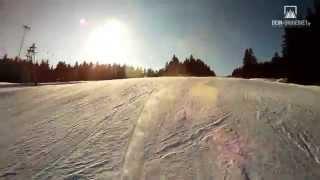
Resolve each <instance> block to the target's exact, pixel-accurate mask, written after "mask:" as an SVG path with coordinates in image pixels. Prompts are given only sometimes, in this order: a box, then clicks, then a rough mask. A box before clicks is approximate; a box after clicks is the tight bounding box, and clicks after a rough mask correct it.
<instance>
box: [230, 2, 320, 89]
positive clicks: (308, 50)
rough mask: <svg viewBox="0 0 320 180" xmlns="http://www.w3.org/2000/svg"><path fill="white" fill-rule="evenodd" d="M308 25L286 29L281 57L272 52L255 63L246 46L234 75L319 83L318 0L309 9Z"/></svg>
mask: <svg viewBox="0 0 320 180" xmlns="http://www.w3.org/2000/svg"><path fill="white" fill-rule="evenodd" d="M306 19H307V20H308V21H309V22H310V23H311V25H310V27H308V28H293V27H290V28H286V29H285V31H284V35H283V43H282V56H280V55H279V54H278V53H275V55H274V56H273V58H272V59H271V60H270V61H267V62H258V61H257V58H256V56H255V55H254V52H253V50H252V49H251V48H249V49H246V50H245V53H244V57H243V65H242V66H241V67H239V68H236V69H235V70H234V71H233V72H232V75H231V76H233V77H241V78H287V79H288V82H292V83H298V84H320V67H319V65H320V63H319V61H320V53H319V45H318V44H319V42H320V1H319V0H315V1H314V8H313V9H311V8H310V9H308V14H307V16H306Z"/></svg>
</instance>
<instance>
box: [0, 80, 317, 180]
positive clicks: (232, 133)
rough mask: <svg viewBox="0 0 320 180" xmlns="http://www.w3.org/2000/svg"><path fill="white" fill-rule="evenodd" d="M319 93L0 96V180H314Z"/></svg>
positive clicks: (128, 83) (178, 90)
mask: <svg viewBox="0 0 320 180" xmlns="http://www.w3.org/2000/svg"><path fill="white" fill-rule="evenodd" d="M319 129H320V88H319V87H312V86H310V87H304V86H298V85H292V84H281V83H277V82H268V81H263V80H240V79H226V78H183V77H181V78H169V77H167V78H150V79H148V78H144V79H129V80H112V81H99V82H82V83H73V84H61V85H49V84H48V85H43V86H38V87H23V86H18V87H10V86H6V87H2V88H0V179H1V180H2V179H10V180H11V179H13V180H14V179H21V180H27V179H35V180H38V179H43V180H47V179H65V180H78V179H79V180H80V179H81V180H86V179H97V180H98V179H101V180H102V179H106V180H262V179H265V180H269V179H270V180H271V179H272V180H296V179H297V180H302V179H307V180H319V179H320V130H319Z"/></svg>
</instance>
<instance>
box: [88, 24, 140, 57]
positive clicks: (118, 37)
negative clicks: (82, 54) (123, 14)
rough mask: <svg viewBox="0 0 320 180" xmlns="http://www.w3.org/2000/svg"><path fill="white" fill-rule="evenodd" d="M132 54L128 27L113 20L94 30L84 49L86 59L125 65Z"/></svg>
mask: <svg viewBox="0 0 320 180" xmlns="http://www.w3.org/2000/svg"><path fill="white" fill-rule="evenodd" d="M133 52H134V51H133V46H132V35H131V34H130V32H129V29H128V27H127V26H126V24H124V23H123V22H121V21H119V20H115V19H113V20H108V21H106V22H105V24H103V25H102V26H99V27H97V28H95V29H94V30H93V31H92V32H91V33H90V35H89V39H88V42H87V47H86V55H87V57H90V58H94V59H99V60H106V61H109V62H111V61H112V62H117V63H126V62H125V61H126V60H128V58H129V57H130V56H132V55H133Z"/></svg>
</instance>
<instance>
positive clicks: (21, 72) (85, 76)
mask: <svg viewBox="0 0 320 180" xmlns="http://www.w3.org/2000/svg"><path fill="white" fill-rule="evenodd" d="M159 76H215V73H214V71H212V70H211V69H210V67H209V66H208V65H206V64H205V63H204V62H203V61H202V60H200V59H197V60H196V59H194V58H193V56H191V57H190V59H187V60H186V61H184V62H183V63H180V62H179V60H178V58H177V57H176V56H174V57H173V58H172V60H171V61H170V62H169V63H166V66H165V67H164V68H162V69H160V70H158V71H157V70H153V69H143V68H139V67H138V68H136V67H133V66H127V65H120V64H98V63H96V64H93V63H87V62H85V61H84V62H82V63H81V64H79V63H78V62H76V63H75V64H74V65H70V64H67V63H66V62H64V61H60V62H58V64H57V65H56V66H55V67H53V66H50V64H49V62H48V61H47V60H46V61H45V60H42V61H41V62H39V63H35V62H32V61H31V60H25V59H20V58H14V59H12V58H8V57H7V56H4V57H3V58H2V59H0V82H14V83H29V82H37V83H38V82H39V83H42V82H66V81H90V80H111V79H124V78H142V77H159Z"/></svg>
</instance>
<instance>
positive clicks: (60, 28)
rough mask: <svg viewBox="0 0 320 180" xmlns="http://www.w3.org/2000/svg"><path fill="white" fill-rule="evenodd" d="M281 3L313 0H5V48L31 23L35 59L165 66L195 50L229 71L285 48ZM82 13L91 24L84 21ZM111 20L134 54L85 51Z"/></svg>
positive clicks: (0, 3)
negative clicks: (248, 57) (248, 56)
mask: <svg viewBox="0 0 320 180" xmlns="http://www.w3.org/2000/svg"><path fill="white" fill-rule="evenodd" d="M284 5H297V6H298V13H299V14H302V13H304V12H305V10H306V9H307V7H311V5H312V0H304V1H301V0H300V1H299V0H290V1H289V0H256V1H252V0H251V1H250V0H238V1H234V0H223V1H222V0H221V1H218V0H197V1H195V0H113V1H112V0H91V1H85V0H0V50H1V51H0V53H2V54H3V53H8V55H9V56H16V55H17V54H18V49H19V44H20V41H21V37H22V27H21V26H22V24H28V25H30V26H31V27H32V30H31V31H30V32H29V33H28V34H27V37H26V41H25V47H24V51H25V50H26V48H27V46H28V45H30V44H31V43H33V42H35V43H36V44H37V45H38V47H39V48H38V51H39V54H38V58H39V59H40V58H48V59H49V60H50V63H52V64H55V63H57V62H58V61H59V60H64V61H67V62H68V63H74V62H75V61H80V62H81V61H82V60H87V61H94V62H95V61H97V60H98V61H99V62H100V63H112V62H120V63H127V64H132V65H138V66H144V67H152V68H160V67H163V66H164V64H165V62H166V61H168V60H170V58H171V57H172V56H173V54H176V55H177V56H178V58H179V59H180V60H183V59H185V58H186V57H189V56H190V54H193V55H194V56H195V57H199V58H201V59H203V60H204V61H205V62H206V63H208V64H209V65H210V66H211V67H212V68H213V69H214V70H215V71H216V73H217V74H218V75H227V74H230V73H231V72H232V70H233V69H234V68H235V67H238V66H240V65H241V63H242V57H243V52H244V50H245V49H246V48H250V47H251V48H253V50H254V52H255V54H256V56H257V57H258V59H259V60H261V61H265V60H269V59H270V58H271V56H272V55H273V54H274V52H275V51H281V41H282V39H281V36H282V34H283V30H282V29H278V28H273V27H272V26H271V21H272V19H281V18H282V17H283V6H284ZM82 18H84V19H85V20H86V21H87V22H88V26H81V25H80V24H79V21H80V19H82ZM110 19H116V20H117V21H119V22H121V23H122V24H124V25H125V27H126V28H127V29H128V31H130V37H129V38H130V43H131V45H130V47H132V49H133V50H131V51H133V52H132V53H131V54H132V56H130V57H127V58H125V60H123V59H122V60H121V61H120V60H118V59H117V58H106V57H101V58H98V59H91V58H90V57H86V56H85V55H83V51H84V50H83V49H84V47H85V46H86V45H87V42H88V41H87V40H88V37H90V33H92V32H93V31H94V29H95V28H97V27H99V26H103V24H104V23H105V22H106V21H108V20H110ZM111 46H112V43H111V45H110V44H108V42H106V47H111ZM128 47H129V46H128ZM126 49H127V48H124V50H123V53H124V54H125V53H126V52H127V51H126ZM106 51H108V48H106ZM119 53H121V52H119ZM131 54H129V55H131ZM129 55H128V56H129ZM120 56H121V55H119V57H120ZM121 57H122V56H121Z"/></svg>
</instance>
